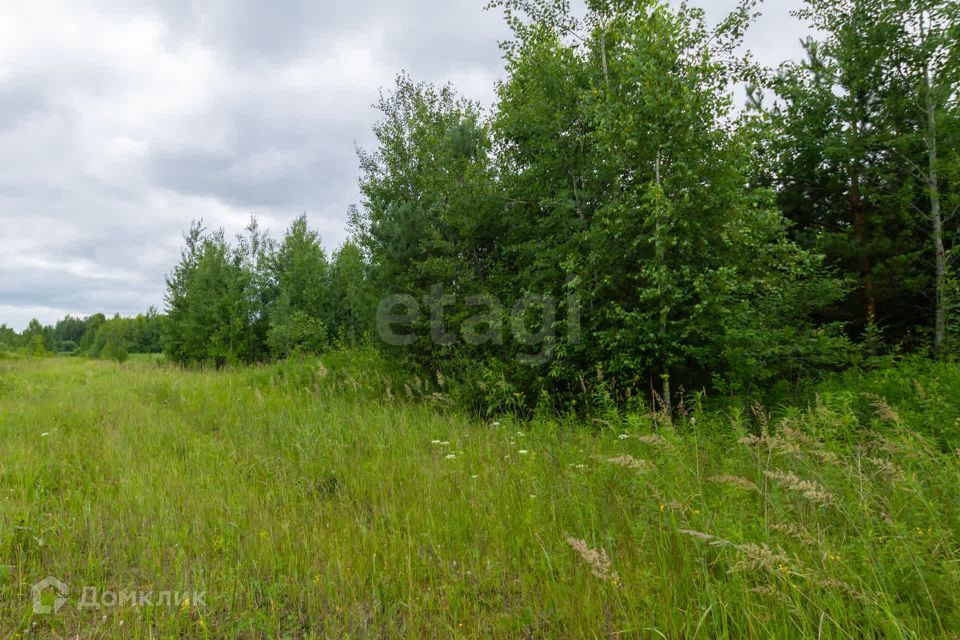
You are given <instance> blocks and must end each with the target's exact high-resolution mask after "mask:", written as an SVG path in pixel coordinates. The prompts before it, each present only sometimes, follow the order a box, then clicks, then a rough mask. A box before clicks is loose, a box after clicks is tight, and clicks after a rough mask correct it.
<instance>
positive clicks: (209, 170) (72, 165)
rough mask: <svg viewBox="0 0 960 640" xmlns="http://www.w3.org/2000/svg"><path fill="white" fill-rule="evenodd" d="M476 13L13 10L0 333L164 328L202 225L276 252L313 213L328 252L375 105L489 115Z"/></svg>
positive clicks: (0, 162) (406, 4)
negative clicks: (81, 321) (416, 94)
mask: <svg viewBox="0 0 960 640" xmlns="http://www.w3.org/2000/svg"><path fill="white" fill-rule="evenodd" d="M799 1H800V0H767V6H766V7H765V10H764V11H765V16H764V18H763V19H762V20H761V21H760V22H759V23H758V24H757V25H756V27H755V28H754V29H753V31H752V33H751V34H750V35H749V37H748V45H749V47H750V48H751V49H753V50H754V51H755V52H756V53H757V55H758V57H759V58H760V59H761V60H762V61H764V62H767V63H769V64H771V65H773V64H776V63H778V62H780V61H781V60H784V59H786V58H789V57H795V56H798V55H799V46H798V40H799V38H800V37H801V36H802V35H803V28H802V26H801V25H800V24H799V23H798V22H797V21H796V20H794V19H793V18H792V17H790V15H789V11H790V10H791V9H793V8H795V7H796V6H797V5H798V4H799ZM702 3H703V5H704V6H705V7H706V8H707V11H708V15H709V17H710V18H711V20H714V21H716V20H718V19H719V18H721V17H722V16H723V15H724V14H725V12H726V11H728V10H729V9H730V8H731V7H732V6H733V5H734V4H735V0H702ZM484 4H486V0H353V1H352V2H342V1H341V2H320V1H319V0H273V1H272V2H261V1H259V0H86V1H84V2H78V1H77V0H3V2H2V7H0V324H3V323H6V324H7V325H9V326H12V327H14V328H16V329H18V330H19V329H22V328H23V327H24V326H26V324H27V322H28V321H29V320H30V319H31V318H33V317H36V318H39V319H40V320H41V321H42V322H44V323H52V322H54V321H55V320H56V319H57V318H60V317H62V316H64V315H66V314H67V313H71V314H74V315H82V316H85V315H89V314H91V313H95V312H104V313H107V314H113V313H116V312H119V313H122V314H136V313H138V312H141V311H145V310H146V309H147V308H148V307H150V306H151V305H153V306H156V307H158V308H161V309H162V307H163V290H164V275H165V274H166V273H168V272H169V271H170V270H171V269H172V267H173V266H174V264H175V263H176V262H177V259H178V257H179V249H180V244H181V237H182V233H183V231H184V230H185V229H186V228H187V227H188V226H189V224H190V222H191V220H194V219H197V218H203V219H204V220H205V221H206V223H207V224H208V226H211V227H220V226H222V227H224V228H226V229H227V230H228V232H231V233H232V232H235V231H238V230H240V229H241V228H242V227H244V226H245V225H246V223H247V221H248V220H249V218H250V216H251V215H252V214H256V215H257V217H259V218H260V220H261V222H262V224H263V225H264V226H266V227H267V228H269V229H270V230H271V231H272V232H273V235H274V236H277V235H280V234H282V232H283V230H284V229H285V228H286V227H287V225H288V224H289V223H290V221H291V220H292V219H293V218H294V217H295V216H296V215H298V214H299V213H301V212H305V213H307V215H308V216H309V218H310V222H311V225H312V226H313V227H315V228H317V229H318V230H319V231H320V232H321V234H322V236H323V239H324V244H325V245H326V246H327V248H328V249H331V250H332V249H334V248H336V247H337V246H338V245H339V244H340V243H341V242H342V241H343V239H344V238H345V236H346V233H345V229H344V226H345V220H346V212H347V207H348V206H349V205H351V204H353V203H356V202H358V200H359V195H358V190H357V186H356V183H357V177H358V169H357V162H356V158H355V153H354V149H355V146H356V145H358V144H359V145H361V146H369V144H370V133H369V132H370V126H371V124H372V123H373V122H374V121H375V120H376V117H377V116H376V113H375V112H374V110H373V109H372V107H371V105H372V104H373V103H374V102H375V100H376V99H377V95H378V91H379V90H380V88H382V87H384V88H388V87H389V86H390V85H391V84H392V82H393V78H394V76H395V75H396V74H397V72H399V71H401V70H406V71H408V72H409V73H410V74H411V75H412V76H413V77H414V78H415V79H417V80H426V81H431V82H443V81H451V82H453V83H454V84H455V85H456V86H457V87H458V89H459V90H460V91H461V92H462V93H463V94H465V95H467V96H468V97H471V98H474V99H477V100H481V101H482V102H484V103H486V104H489V103H490V102H491V101H492V98H493V87H494V83H495V81H496V80H497V79H498V78H500V77H501V76H502V63H501V60H500V51H499V49H498V46H497V43H498V41H499V40H501V39H503V38H504V36H505V35H506V33H505V30H504V27H503V24H502V21H501V19H500V16H499V15H498V14H496V13H489V12H484V11H483V5H484Z"/></svg>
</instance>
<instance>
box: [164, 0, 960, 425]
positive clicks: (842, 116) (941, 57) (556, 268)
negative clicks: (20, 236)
mask: <svg viewBox="0 0 960 640" xmlns="http://www.w3.org/2000/svg"><path fill="white" fill-rule="evenodd" d="M758 4H759V3H758V0H743V1H742V2H741V4H740V5H739V7H738V8H737V10H736V11H734V12H733V13H731V14H730V15H729V16H728V17H727V18H726V19H724V20H723V21H722V22H720V23H719V24H718V25H716V26H710V25H708V23H707V21H706V20H705V15H704V12H703V10H701V9H699V8H696V7H693V6H690V5H682V6H681V7H680V8H671V7H669V6H667V5H666V4H665V3H662V2H658V1H656V0H589V1H588V2H587V8H586V11H585V13H582V14H581V13H575V12H574V11H573V10H572V9H571V7H570V4H569V2H568V1H567V0H494V1H493V2H491V3H490V6H489V7H488V9H490V10H497V11H501V12H503V14H504V16H505V19H506V21H507V24H508V25H509V27H510V29H511V33H512V35H511V37H510V38H509V39H508V40H507V41H506V42H504V43H503V44H502V49H503V59H504V64H505V68H506V77H505V79H504V80H503V81H502V82H500V83H499V84H498V85H497V88H496V90H497V101H496V104H495V105H494V106H493V108H492V109H489V110H485V109H483V108H481V106H480V105H479V104H477V103H474V102H471V101H469V100H467V99H464V98H463V97H461V96H459V95H458V94H457V92H456V90H455V88H454V87H452V86H449V85H446V86H434V85H429V84H423V83H417V82H415V81H413V80H412V79H410V78H409V77H408V76H406V75H401V76H399V78H398V79H397V83H396V86H395V87H394V88H393V89H392V91H389V92H387V93H384V94H382V96H381V99H380V101H379V103H378V107H379V111H380V120H379V121H378V122H377V123H376V124H375V126H374V130H373V131H374V134H375V138H376V145H375V147H374V148H373V149H370V150H366V151H361V152H360V156H359V160H360V169H361V179H360V187H361V193H362V202H361V203H360V204H359V205H358V206H356V207H354V208H352V209H351V211H350V223H349V230H350V232H351V236H350V239H349V241H348V242H347V243H346V244H344V245H343V247H341V248H340V249H339V250H338V251H337V252H335V253H334V255H332V256H330V257H328V256H327V255H326V253H325V251H324V249H323V247H322V244H321V242H320V238H319V236H318V234H317V233H316V232H314V231H312V230H310V228H309V226H308V223H307V220H306V218H305V217H301V218H299V219H298V220H297V221H296V222H295V223H294V224H293V226H292V227H291V228H290V229H289V230H288V231H287V232H286V234H285V236H284V237H283V238H282V239H281V240H280V241H279V242H275V241H274V240H272V239H271V238H270V237H269V235H268V234H267V233H265V232H264V231H263V230H261V229H260V228H259V226H258V225H257V223H256V221H255V220H254V222H253V223H252V224H251V226H250V227H249V228H248V229H247V230H246V232H245V233H244V234H242V235H241V236H240V237H238V238H236V240H235V241H229V240H228V239H227V238H226V237H225V235H224V233H223V231H219V230H208V229H205V228H204V227H203V226H202V224H201V223H195V224H194V225H193V226H192V228H191V229H190V231H189V232H188V233H187V234H186V236H185V247H184V250H183V254H182V257H181V261H180V263H179V264H178V265H177V267H176V268H175V269H174V271H173V272H172V273H171V274H170V276H169V278H168V280H167V290H168V292H167V299H166V303H167V309H166V317H165V321H164V323H163V326H164V331H163V336H164V337H163V348H164V350H165V352H166V353H167V355H168V356H169V357H170V358H171V359H172V360H173V361H175V362H178V363H182V364H196V363H211V364H217V365H222V364H228V363H233V362H262V361H266V360H271V359H277V358H285V357H289V356H291V355H294V354H297V353H316V352H320V351H323V350H325V349H329V348H332V347H335V346H337V345H339V344H344V343H350V342H355V341H360V340H369V341H372V342H374V343H376V344H378V345H380V346H381V347H382V348H383V350H384V352H385V353H387V354H388V355H390V356H391V357H395V358H396V359H397V360H398V361H401V362H402V363H403V364H404V365H405V366H409V367H412V368H415V369H419V370H420V371H422V372H426V373H428V374H429V376H430V377H431V378H436V379H439V380H442V381H445V382H446V384H447V385H448V387H449V388H451V389H455V390H456V392H457V393H458V394H459V395H460V396H461V397H462V398H464V399H466V400H467V401H468V402H470V403H472V404H473V405H475V406H477V407H478V408H484V409H494V408H502V407H504V406H532V405H535V404H537V403H540V402H543V401H545V400H549V401H551V402H558V403H562V404H564V405H568V406H569V404H572V403H576V402H577V401H578V400H579V398H587V399H596V398H597V397H599V396H602V397H603V398H604V399H606V400H609V401H613V402H625V401H630V400H631V399H633V398H644V399H649V398H650V397H656V398H659V400H658V401H659V402H661V403H662V404H664V405H665V406H667V407H670V406H671V404H672V402H673V401H674V399H675V398H677V397H678V396H679V394H680V391H681V389H685V390H691V389H701V388H709V389H713V390H717V391H720V392H726V393H738V392H743V391H747V390H754V389H762V388H769V387H770V386H771V385H773V384H776V383H778V382H791V381H796V380H798V379H801V378H804V377H809V376H816V375H821V374H822V373H823V372H824V371H830V370H837V369H841V368H844V367H848V366H850V365H852V364H856V363H859V362H862V361H863V359H864V358H868V357H870V356H874V355H880V354H885V353H886V354H888V353H900V352H922V353H929V354H931V355H938V356H943V355H947V354H949V353H950V352H951V349H954V348H955V345H956V344H957V342H956V340H957V337H958V329H957V324H956V322H955V319H956V315H957V312H958V311H960V277H958V270H957V268H956V267H957V263H956V255H957V254H956V249H955V247H956V241H957V236H958V227H957V218H956V213H957V211H958V207H960V189H958V183H960V153H958V151H960V100H958V91H957V88H958V86H960V75H958V74H960V59H958V56H960V53H958V52H960V47H958V46H957V43H958V42H960V8H958V3H957V2H956V1H955V0H949V1H944V0H937V1H934V0H830V1H827V0H807V1H806V2H805V4H804V6H803V8H802V9H801V10H799V11H798V12H797V16H798V17H799V18H801V19H802V20H804V21H805V22H806V24H807V25H808V26H809V27H811V31H812V32H813V33H816V34H818V35H817V36H816V37H811V38H808V39H807V40H805V41H804V48H805V51H806V55H805V59H804V60H803V61H787V62H785V63H783V64H782V65H781V66H780V67H779V68H777V69H768V68H764V67H763V66H761V65H759V64H757V63H756V62H755V60H754V58H753V56H752V55H751V54H750V53H744V52H743V47H742V44H743V38H744V34H745V33H746V31H747V29H749V28H750V26H751V24H752V23H753V22H754V20H755V19H756V17H757V16H758V11H757V6H758ZM740 87H746V90H747V91H746V93H747V102H746V105H745V106H740V105H739V104H738V101H737V98H736V97H735V96H736V95H737V92H738V91H739V89H738V88H740ZM398 296H400V297H398ZM411 301H415V302H416V303H417V304H416V305H415V308H414V306H412V303H411ZM517 301H521V302H522V303H523V304H519V306H515V303H517ZM517 309H520V311H519V312H517V311H516V310H517ZM508 328H512V329H513V330H512V331H508V330H507V329H508ZM385 333H389V335H390V336H397V335H400V336H402V337H406V338H409V339H404V340H385V339H384V335H385ZM478 335H480V336H482V338H483V339H480V340H477V339H470V338H471V337H472V338H476V337H477V336H478ZM531 335H533V336H536V337H537V338H538V340H539V341H540V343H539V344H538V345H537V348H538V349H539V350H540V352H542V353H545V354H546V355H547V356H548V357H547V358H544V359H543V360H542V361H537V362H535V363H534V362H531V361H530V359H529V358H528V357H527V356H528V354H529V352H530V348H531V342H530V339H529V338H530V336H531Z"/></svg>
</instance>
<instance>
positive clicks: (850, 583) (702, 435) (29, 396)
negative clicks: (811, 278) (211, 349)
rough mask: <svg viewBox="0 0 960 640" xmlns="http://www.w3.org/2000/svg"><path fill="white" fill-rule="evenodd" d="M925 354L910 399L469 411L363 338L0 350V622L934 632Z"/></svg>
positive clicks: (281, 630)
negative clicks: (16, 356) (340, 348)
mask: <svg viewBox="0 0 960 640" xmlns="http://www.w3.org/2000/svg"><path fill="white" fill-rule="evenodd" d="M950 373H951V375H954V376H956V375H957V370H956V368H954V369H952V370H951V372H950ZM924 375H936V376H940V375H942V374H940V373H934V374H925V373H924V372H923V371H917V372H916V376H917V377H918V379H917V382H918V385H913V384H912V383H911V384H907V385H906V388H902V389H901V388H897V389H896V395H897V396H898V397H899V398H901V400H903V401H904V403H905V404H906V405H908V406H909V407H911V408H910V409H909V410H907V411H903V410H901V409H900V407H899V406H897V405H896V404H893V403H890V402H888V401H887V400H886V399H885V398H884V397H882V396H880V395H878V394H876V393H874V392H870V393H873V395H871V396H870V397H868V398H864V397H862V396H861V395H860V394H861V391H860V390H858V389H855V388H851V389H831V390H830V392H829V393H826V394H825V395H823V396H821V397H820V399H819V400H813V401H811V403H810V406H808V407H804V408H802V409H791V410H784V411H781V412H778V414H782V415H778V416H777V417H771V416H770V415H768V412H767V411H766V410H765V409H764V408H763V407H761V406H756V407H755V408H754V409H753V410H752V411H750V412H743V413H736V412H726V413H711V412H708V411H694V412H692V413H691V416H690V418H689V419H687V420H685V421H683V422H682V423H678V424H676V425H674V426H670V427H668V426H665V425H663V424H662V423H663V420H662V419H661V420H656V419H655V416H648V415H642V414H633V415H622V416H610V417H608V419H605V420H604V421H603V423H602V424H597V423H591V424H590V425H582V424H576V422H575V421H574V420H569V421H564V420H555V419H548V418H541V419H537V420H534V421H532V422H529V423H524V424H520V423H517V422H514V421H512V420H510V419H508V418H504V419H502V420H500V421H491V422H481V421H478V420H476V419H474V418H471V417H469V416H467V415H464V414H461V413H459V412H458V411H456V410H455V409H453V408H451V407H450V406H449V403H447V402H446V401H445V398H444V396H443V394H442V393H428V392H427V391H426V385H425V383H424V382H422V381H417V380H406V379H403V378H400V377H399V376H398V374H396V373H391V372H389V371H388V370H387V369H385V368H384V366H383V365H382V363H379V362H378V361H377V360H376V358H375V356H373V355H371V354H369V353H366V352H355V353H348V354H334V355H332V356H330V357H328V358H326V359H324V360H323V361H322V362H321V361H312V362H301V363H285V364H280V365H275V366H270V367H262V368H250V369H243V370H234V371H221V372H214V371H208V372H185V371H180V370H176V369H173V368H165V367H162V366H159V365H158V364H157V363H155V362H151V361H131V362H128V363H126V364H124V365H121V366H117V365H114V364H108V363H102V362H89V361H83V360H73V359H71V360H66V359H46V360H7V361H3V362H0V551H2V554H3V555H2V559H0V564H2V567H0V631H2V632H3V633H0V636H2V637H8V638H75V637H78V638H121V637H122V638H161V637H162V638H170V637H179V638H323V637H353V638H369V637H383V638H392V637H407V638H434V637H442V638H449V637H465V638H518V637H527V638H599V637H650V638H697V637H699V638H749V637H757V638H768V637H781V638H795V637H812V638H816V637H823V638H828V637H837V638H865V637H906V638H935V637H957V634H958V633H960V601H958V598H960V592H958V586H960V552H958V539H957V532H958V525H960V460H958V457H957V454H956V453H948V452H945V450H944V447H943V446H941V445H940V444H938V443H937V442H935V438H933V437H932V436H929V435H921V433H919V432H918V431H922V432H923V433H927V434H932V433H942V432H946V433H948V435H949V434H950V433H954V434H955V433H956V429H957V422H956V420H957V418H958V415H939V414H938V416H937V420H938V421H941V422H942V424H939V425H937V431H935V432H934V431H930V430H929V429H926V428H924V429H915V428H914V427H915V425H914V424H913V423H914V422H915V421H917V420H925V419H926V418H925V417H924V416H923V414H922V412H919V411H916V410H914V409H913V408H912V407H914V406H916V405H915V403H917V402H922V401H921V400H920V399H919V398H918V397H917V394H920V393H927V392H926V391H921V390H920V389H923V390H927V389H929V388H930V387H931V385H932V384H933V383H932V381H931V380H932V378H930V379H928V378H923V376H924ZM864 386H866V385H864ZM928 397H929V396H928ZM863 403H866V404H863ZM864 407H866V409H865V408H864ZM657 425H659V426H657ZM655 429H656V431H655ZM951 430H952V431H951ZM47 576H55V577H58V578H60V579H61V580H63V581H64V582H66V583H67V584H69V585H70V593H69V595H68V596H67V599H68V603H67V605H66V606H64V607H63V608H62V609H61V610H60V611H59V612H58V613H57V614H55V615H38V614H35V613H34V611H33V607H32V602H31V592H30V587H31V585H33V584H34V583H36V582H37V581H39V580H41V579H43V578H45V577H47ZM84 587H94V588H96V589H97V590H98V592H100V593H103V592H108V591H113V592H123V591H126V592H130V591H134V592H149V591H156V592H160V591H165V590H168V591H179V592H188V591H190V592H193V591H196V592H201V593H202V594H204V595H203V598H202V602H200V603H198V602H195V601H192V602H189V603H187V602H177V603H176V604H177V606H166V605H165V604H161V605H159V606H150V607H136V606H130V605H129V603H127V604H126V605H125V606H116V607H104V608H100V609H92V608H80V607H78V605H79V604H81V601H82V597H83V589H84Z"/></svg>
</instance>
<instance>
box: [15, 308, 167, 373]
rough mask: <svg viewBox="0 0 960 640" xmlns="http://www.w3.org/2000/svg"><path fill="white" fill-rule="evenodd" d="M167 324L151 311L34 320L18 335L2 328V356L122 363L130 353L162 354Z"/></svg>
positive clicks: (163, 318)
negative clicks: (17, 354) (51, 321)
mask: <svg viewBox="0 0 960 640" xmlns="http://www.w3.org/2000/svg"><path fill="white" fill-rule="evenodd" d="M164 322H165V317H164V316H163V315H161V314H160V313H158V312H157V310H156V309H150V310H149V311H147V313H145V314H139V315H137V316H136V317H133V318H124V317H121V316H119V315H116V316H114V317H112V318H107V317H106V316H105V315H104V314H102V313H97V314H94V315H92V316H89V317H86V318H77V317H74V316H70V315H68V316H66V317H65V318H63V319H61V320H59V321H57V323H56V324H54V325H46V326H44V325H42V324H41V323H40V321H39V320H36V319H34V320H31V321H30V324H29V325H27V328H26V329H24V330H23V331H22V332H19V333H18V332H16V331H14V330H13V329H11V328H10V327H8V326H7V325H0V353H2V352H4V351H15V352H16V351H19V352H23V353H26V354H28V355H32V356H43V355H52V354H62V355H77V356H88V357H91V358H104V359H109V360H116V361H118V362H123V361H125V360H126V359H127V358H128V357H129V355H130V354H131V353H161V352H162V351H163V333H164Z"/></svg>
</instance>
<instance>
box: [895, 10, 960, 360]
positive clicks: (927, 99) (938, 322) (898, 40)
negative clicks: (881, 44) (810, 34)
mask: <svg viewBox="0 0 960 640" xmlns="http://www.w3.org/2000/svg"><path fill="white" fill-rule="evenodd" d="M885 17H886V18H887V21H888V22H889V23H890V24H891V26H892V29H890V30H891V31H893V32H894V33H896V37H895V38H893V39H892V41H891V42H889V55H888V57H889V59H890V61H891V64H890V66H891V67H892V68H893V69H895V70H896V71H897V72H898V73H897V78H898V79H899V80H900V83H901V86H902V87H903V89H904V91H902V93H901V96H902V102H901V104H899V105H897V106H898V107H899V108H901V109H903V110H904V111H906V113H907V114H911V115H912V116H913V119H915V120H916V121H918V123H917V124H918V126H917V127H916V130H917V132H918V134H919V135H918V136H917V137H918V138H919V139H920V140H921V141H922V148H923V150H924V151H925V152H926V153H925V155H926V162H925V163H913V162H910V165H909V166H910V167H911V169H912V170H913V171H914V173H915V175H916V177H917V178H918V179H919V181H920V183H921V184H922V185H923V187H924V190H925V193H926V197H927V198H928V202H929V207H928V210H927V213H928V216H929V219H930V228H931V235H930V238H931V244H932V253H933V262H934V274H935V275H934V289H935V295H934V297H935V309H934V318H935V319H934V339H933V344H934V351H935V353H937V354H942V353H943V352H944V349H945V347H946V340H947V334H948V319H949V315H948V312H949V309H950V305H951V303H950V301H949V299H948V293H949V290H948V286H949V280H948V278H949V273H948V267H949V265H948V254H947V245H946V241H945V235H946V234H945V230H944V216H945V213H944V211H943V201H944V198H945V193H944V183H943V182H942V178H941V175H943V174H944V169H943V168H942V165H943V163H944V160H945V158H944V157H943V155H942V151H941V150H942V149H943V143H944V142H945V140H947V139H948V138H947V136H946V133H945V126H946V125H947V124H948V123H950V118H949V116H948V114H949V112H950V110H951V109H953V110H956V108H957V86H958V83H960V46H958V44H957V42H958V39H960V4H958V3H956V2H943V1H942V0H937V1H932V0H896V1H895V2H892V3H891V6H890V7H888V8H887V11H886V12H885ZM908 117H909V116H908ZM905 141H906V142H908V143H909V138H908V137H907V138H902V139H900V140H898V142H899V143H900V144H901V145H902V144H903V142H905ZM949 152H950V154H951V155H953V156H954V157H955V156H956V148H955V147H954V148H953V149H950V150H949ZM901 157H904V158H909V156H908V155H906V154H903V153H901Z"/></svg>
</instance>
